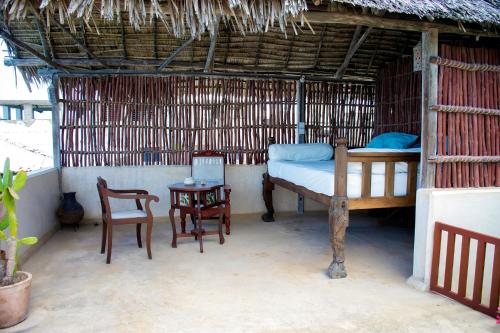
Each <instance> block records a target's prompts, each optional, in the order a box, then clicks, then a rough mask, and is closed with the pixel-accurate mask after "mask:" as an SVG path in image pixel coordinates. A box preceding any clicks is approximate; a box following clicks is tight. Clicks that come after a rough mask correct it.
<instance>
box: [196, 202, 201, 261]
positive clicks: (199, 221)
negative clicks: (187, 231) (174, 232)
mask: <svg viewBox="0 0 500 333" xmlns="http://www.w3.org/2000/svg"><path fill="white" fill-rule="evenodd" d="M196 223H197V226H198V238H199V239H198V240H199V241H200V253H203V231H202V230H203V222H202V220H201V211H198V218H197V221H196Z"/></svg>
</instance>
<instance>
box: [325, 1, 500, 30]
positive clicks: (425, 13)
mask: <svg viewBox="0 0 500 333" xmlns="http://www.w3.org/2000/svg"><path fill="white" fill-rule="evenodd" d="M335 2H339V3H346V4H351V5H356V6H362V7H366V8H371V9H377V10H384V11H388V12H391V13H398V14H409V15H416V16H418V17H420V18H431V19H440V18H442V19H450V20H453V21H458V22H476V23H489V24H497V25H498V24H500V1H498V0H451V1H450V0H335Z"/></svg>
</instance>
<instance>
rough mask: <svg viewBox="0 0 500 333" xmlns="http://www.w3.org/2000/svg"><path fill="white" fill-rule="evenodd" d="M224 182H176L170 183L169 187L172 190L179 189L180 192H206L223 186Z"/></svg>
mask: <svg viewBox="0 0 500 333" xmlns="http://www.w3.org/2000/svg"><path fill="white" fill-rule="evenodd" d="M223 186H224V185H223V184H219V183H217V182H207V183H206V184H205V185H201V184H200V183H199V182H196V184H193V185H186V184H184V183H175V184H172V185H169V186H168V188H169V189H170V190H171V191H179V192H205V191H213V190H216V189H218V188H221V187H223Z"/></svg>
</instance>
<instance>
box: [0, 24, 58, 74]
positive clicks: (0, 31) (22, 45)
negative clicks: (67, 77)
mask: <svg viewBox="0 0 500 333" xmlns="http://www.w3.org/2000/svg"><path fill="white" fill-rule="evenodd" d="M0 36H1V37H2V38H3V39H5V40H7V41H9V42H11V43H12V44H14V45H16V46H17V47H19V48H21V49H23V50H25V51H26V52H28V53H30V54H32V55H33V56H34V57H36V58H38V59H40V60H41V61H43V62H44V63H45V64H46V65H48V66H50V67H54V68H56V69H59V70H62V71H65V72H67V70H66V69H65V68H64V67H63V66H61V65H59V64H58V63H56V62H55V61H53V60H52V59H50V58H47V57H46V56H44V55H43V54H41V53H40V52H38V51H37V50H35V49H34V48H32V47H31V46H29V45H28V44H26V43H25V42H23V41H20V40H19V39H17V38H15V37H14V36H12V35H11V34H9V33H8V32H6V31H5V30H4V29H2V28H0Z"/></svg>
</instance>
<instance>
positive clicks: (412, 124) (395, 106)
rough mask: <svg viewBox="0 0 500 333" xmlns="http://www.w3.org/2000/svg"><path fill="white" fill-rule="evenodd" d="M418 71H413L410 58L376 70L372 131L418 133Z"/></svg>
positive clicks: (420, 113) (376, 133) (419, 117)
mask: <svg viewBox="0 0 500 333" xmlns="http://www.w3.org/2000/svg"><path fill="white" fill-rule="evenodd" d="M421 80H422V72H421V71H417V72H414V71H413V60H412V58H411V57H403V58H400V59H398V60H396V61H394V62H391V63H389V64H387V65H386V66H385V67H383V68H382V69H381V70H379V73H378V78H377V96H376V112H375V120H374V124H373V126H374V129H373V134H374V135H378V134H381V133H385V132H404V133H410V134H415V135H420V131H421V127H422V124H421V121H422V111H421V98H422V83H421Z"/></svg>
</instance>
